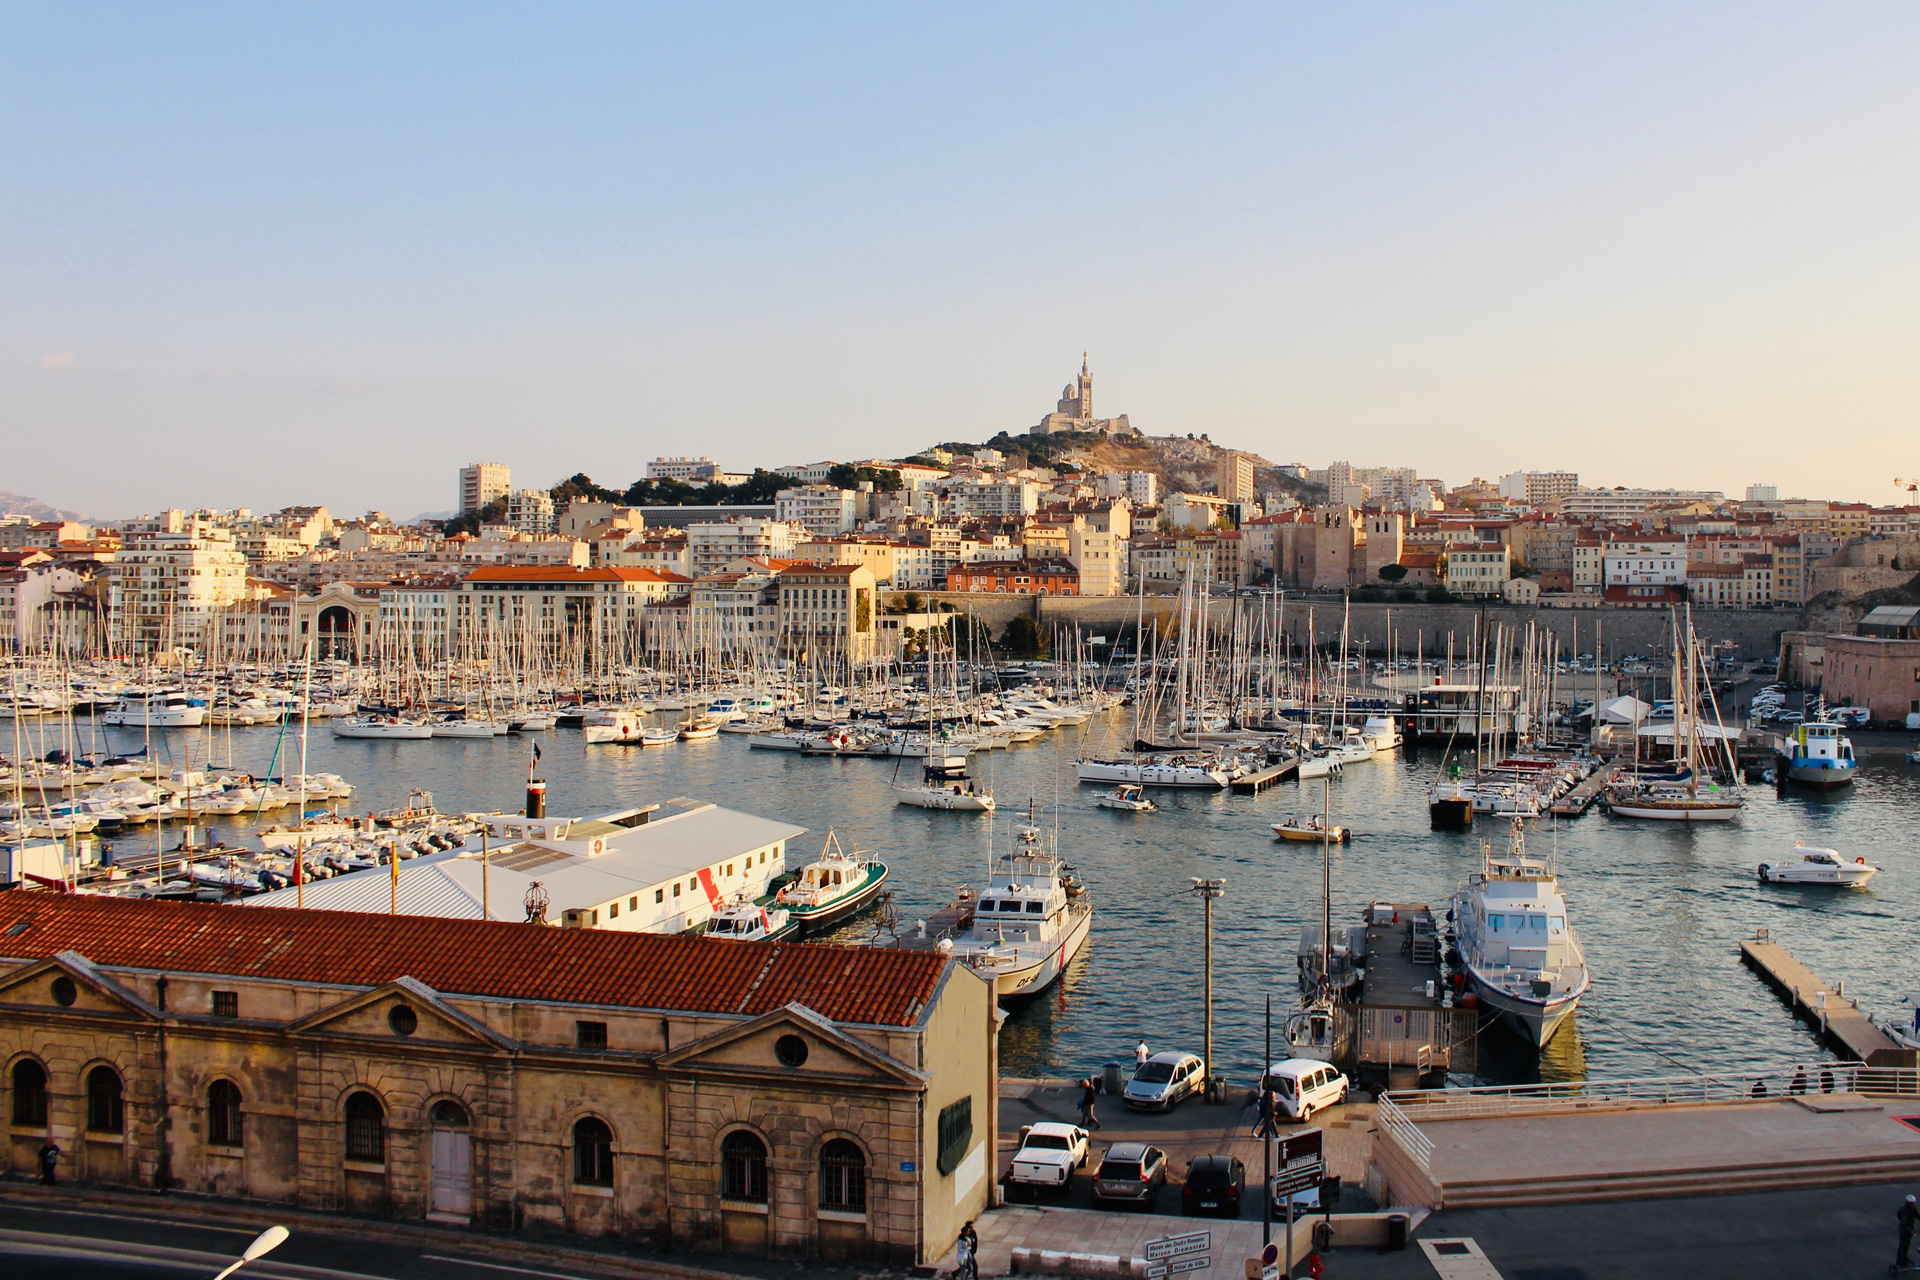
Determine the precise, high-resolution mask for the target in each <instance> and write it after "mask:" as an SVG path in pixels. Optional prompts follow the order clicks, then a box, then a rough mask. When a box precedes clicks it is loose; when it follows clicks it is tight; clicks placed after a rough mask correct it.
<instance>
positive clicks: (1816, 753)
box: [1774, 716, 1860, 791]
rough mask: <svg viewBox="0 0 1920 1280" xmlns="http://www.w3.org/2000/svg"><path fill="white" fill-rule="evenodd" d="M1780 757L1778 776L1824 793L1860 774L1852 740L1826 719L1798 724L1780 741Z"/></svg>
mask: <svg viewBox="0 0 1920 1280" xmlns="http://www.w3.org/2000/svg"><path fill="white" fill-rule="evenodd" d="M1778 756H1779V759H1778V762H1777V763H1776V764H1775V766H1774V768H1775V771H1776V776H1782V777H1785V778H1786V780H1787V781H1788V782H1792V783H1797V784H1798V785H1800V786H1803V787H1814V788H1816V789H1819V790H1823V791H1830V790H1832V789H1834V788H1835V787H1844V786H1846V785H1847V784H1848V783H1850V782H1852V781H1853V778H1854V775H1855V774H1857V773H1859V772H1860V762H1859V761H1857V760H1855V759H1854V756H1853V741H1852V739H1850V738H1848V737H1847V735H1846V734H1845V732H1843V731H1842V727H1841V726H1840V725H1839V724H1838V723H1836V722H1834V721H1830V720H1828V719H1826V718H1825V717H1824V716H1820V717H1818V718H1816V719H1813V720H1809V721H1807V722H1806V723H1804V724H1797V725H1795V726H1794V727H1793V732H1792V733H1790V734H1788V735H1787V736H1786V738H1784V739H1783V740H1781V742H1780V745H1779V748H1778Z"/></svg>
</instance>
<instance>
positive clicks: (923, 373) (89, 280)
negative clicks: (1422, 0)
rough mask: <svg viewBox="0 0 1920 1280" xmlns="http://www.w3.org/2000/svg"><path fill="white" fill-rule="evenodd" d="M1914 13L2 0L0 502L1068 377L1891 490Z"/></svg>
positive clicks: (1421, 440)
mask: <svg viewBox="0 0 1920 1280" xmlns="http://www.w3.org/2000/svg"><path fill="white" fill-rule="evenodd" d="M1916 66H1920V8H1916V7H1914V6H1912V5H1903V4H1884V5H1875V4H1847V3H1837V4H1832V5H1817V6H1814V5H1773V4H1761V3H1740V4H1684V3H1682V4H1674V3H1663V4H1632V3H1615V4H1610V5H1605V6H1597V5H1594V6H1571V5H1539V4H1531V3H1525V4H1522V3H1514V4H1474V3H1451V4H1445V5H1441V4H1433V5H1418V4H1378V5H1367V6H1336V5H1318V6H1308V5H1284V6H1282V5H1248V6H1235V5H1230V4H1215V5H1208V6H1195V7H1186V6H1173V5H1165V4H1141V5H1136V6H1128V5H1124V4H1103V5H1099V6H1074V5H1067V4H1042V5H1035V4H1032V3H1024V4H1012V5H1005V6H996V5H992V4H984V3H979V4H971V5H964V6H950V7H945V8H942V7H937V6H919V5H914V6H909V5H880V4H875V5H869V6H853V5H834V4H816V5H809V6H799V5H785V6H780V5H771V4H769V5H753V6H742V5H729V4H724V3H707V4H699V5H686V4H679V5H671V6H658V7H650V6H647V5H643V4H637V3H633V4H620V5H608V6H604V7H602V6H595V5H590V4H584V3H581V4H567V5H551V4H549V5H533V4H526V5H490V4H485V3H474V2H463V3H458V4H446V5H431V4H405V3H400V4H395V3H383V4H378V5H371V4H370V5H365V6H355V5H352V4H347V3H336V4H326V5H317V4H305V5H302V4H277V5H257V4H238V3H236V4H227V5H218V4H216V5H203V4H192V3H174V4H166V5H157V4H125V5H121V4H106V3H94V4H73V3H59V4H36V3H31V2H27V0H9V3H7V4H6V5H5V6H0V489H6V490H11V491H14V492H16V493H24V494H30V495H33V496H35V497H38V498H40V499H42V500H43V501H47V502H51V503H54V504H56V505H58V506H62V507H68V508H72V509H76V510H79V511H83V512H87V513H90V514H93V515H96V516H99V517H102V518H112V517H124V516H129V515H133V514H137V513H140V512H144V511H150V510H157V509H160V508H164V507H168V506H183V507H194V506H217V507H230V506H242V505H244V506H251V507H254V508H256V509H272V508H276V507H279V506H283V505H287V504H291V503H325V504H326V505H328V506H329V507H331V508H332V509H333V510H334V511H335V512H336V513H340V514H358V513H359V512H361V511H363V510H367V509H381V510H386V511H388V512H390V513H391V514H392V515H394V516H395V517H399V518H405V517H407V516H411V515H413V514H416V513H419V512H423V511H433V510H444V509H447V508H450V507H452V506H453V505H454V502H455V498H454V494H455V477H456V472H457V469H458V468H459V466H460V465H461V464H463V463H466V462H469V461H474V460H482V459H484V460H488V461H498V462H504V463H507V464H508V465H510V466H511V467H512V468H513V472H514V480H515V483H516V484H517V485H540V486H546V485H550V484H552V483H554V482H555V481H557V480H559V479H561V478H562V477H564V476H567V475H571V474H573V473H574V472H577V471H585V472H587V473H588V474H589V475H591V476H593V477H594V478H595V479H596V480H598V481H600V482H601V483H603V484H609V485H625V484H626V483H629V482H630V481H632V480H634V479H636V478H638V477H639V476H640V475H641V474H642V471H643V468H644V465H645V463H646V461H647V460H648V459H650V458H652V457H654V456H656V455H660V454H695V455H707V456H711V457H713V458H715V459H716V460H718V461H719V462H720V463H722V464H723V465H724V466H726V467H728V468H731V469H740V470H745V469H749V468H751V467H753V466H756V465H760V466H768V467H773V466H779V465H782V464H785V463H791V462H800V461H814V460H818V459H823V458H832V459H848V458H864V457H870V456H904V455H906V454H909V453H912V452H914V451H917V450H918V449H920V448H922V447H924V446H926V445H928V444H931V443H934V442H938V441H943V440H963V441H978V440H985V439H987V438H989V437H991V436H992V435H994V434H995V433H996V432H998V431H1001V430H1010V431H1015V432H1018V431H1020V430H1022V429H1024V428H1026V427H1028V426H1031V425H1032V424H1033V423H1035V422H1037V421H1038V420H1039V419H1040V417H1041V415H1042V414H1044V413H1046V412H1048V411H1050V410H1051V409H1052V408H1053V402H1054V400H1055V399H1056V398H1057V397H1058V396H1059V388H1060V386H1061V385H1062V384H1063V383H1064V382H1066V381H1067V380H1068V379H1069V378H1071V377H1072V376H1074V375H1075V374H1077V372H1078V370H1079V361H1080V356H1081V352H1082V351H1083V350H1087V351H1091V353H1092V364H1093V373H1094V378H1095V392H1094V395H1095V409H1096V411H1097V412H1098V413H1100V414H1101V415H1103V416H1104V415H1107V414H1112V413H1127V414H1129V415H1130V417H1131V421H1132V422H1133V424H1134V425H1135V426H1137V427H1139V428H1141V429H1142V430H1145V431H1147V432H1149V433H1152V434H1186V433H1188V432H1193V433H1196V434H1198V433H1202V432H1204V433H1206V434H1208V435H1209V436H1210V437H1211V438H1212V439H1213V440H1215V441H1216V442H1219V443H1223V444H1229V445H1232V446H1235V447H1239V448H1245V449H1250V450H1254V451H1256V452H1258V453H1261V454H1263V455H1265V456H1266V457H1268V458H1270V459H1272V460H1274V461H1284V462H1292V461H1299V462H1304V463H1306V464H1307V465H1309V466H1325V465H1326V464H1327V462H1329V461H1331V460H1335V459H1343V460H1346V461H1350V462H1352V463H1354V464H1355V465H1362V466H1368V465H1371V466H1384V465H1394V466H1413V467H1416V468H1417V469H1418V470H1419V472H1420V474H1421V475H1423V476H1438V477H1440V478H1442V479H1444V480H1446V481H1448V482H1449V483H1453V484H1458V483H1463V482H1465V481H1467V480H1469V479H1471V478H1473V477H1475V476H1487V477H1494V476H1497V475H1499V474H1501V473H1503V472H1506V471H1511V470H1516V469H1523V468H1524V469H1571V470H1576V471H1578V472H1579V473H1580V476H1581V479H1582V482H1583V483H1590V484H1608V485H1613V484H1627V485H1646V486H1675V487H1687V488H1708V489H1719V490H1722V491H1725V492H1727V493H1729V494H1731V495H1735V496H1738V495H1739V493H1740V492H1741V491H1743V490H1744V488H1745V486H1746V485H1748V484H1750V483H1755V482H1761V483H1773V484H1777V485H1778V486H1779V487H1780V489H1781V492H1782V494H1783V496H1789V495H1797V496H1809V497H1829V498H1836V499H1848V500H1864V501H1872V502H1883V503H1884V502H1891V501H1894V500H1895V499H1896V498H1897V497H1899V496H1900V494H1899V493H1898V491H1897V490H1896V489H1895V487H1894V485H1893V481H1894V479H1895V477H1916V476H1920V236H1917V235H1916V232H1917V231H1920V166H1917V165H1916V164H1915V163H1914V157H1915V155H1916V142H1917V141H1920V139H1917V138H1916V132H1917V129H1916V126H1917V125H1920V75H1916V74H1915V70H1914V69H1915V67H1916Z"/></svg>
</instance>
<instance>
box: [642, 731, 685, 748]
mask: <svg viewBox="0 0 1920 1280" xmlns="http://www.w3.org/2000/svg"><path fill="white" fill-rule="evenodd" d="M678 741H680V730H678V729H662V728H648V729H642V730H641V731H640V745H641V746H643V747H670V746H672V745H673V744H674V743H676V742H678Z"/></svg>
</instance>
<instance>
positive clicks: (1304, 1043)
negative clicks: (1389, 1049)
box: [1286, 783, 1351, 1062]
mask: <svg viewBox="0 0 1920 1280" xmlns="http://www.w3.org/2000/svg"><path fill="white" fill-rule="evenodd" d="M1322 786H1323V789H1324V792H1325V795H1324V799H1323V801H1322V803H1323V808H1322V811H1321V813H1320V815H1319V818H1318V821H1319V832H1320V924H1319V926H1318V927H1317V928H1316V927H1315V926H1311V925H1309V926H1308V927H1307V928H1306V929H1304V930H1302V931H1301V938H1300V944H1301V951H1302V952H1303V953H1304V952H1305V951H1306V950H1307V948H1308V947H1309V946H1310V945H1311V946H1313V947H1314V948H1315V950H1317V952H1318V956H1317V959H1318V961H1319V963H1318V965H1317V966H1316V969H1317V972H1314V973H1313V974H1312V975H1311V976H1310V975H1309V974H1308V972H1307V971H1306V970H1305V969H1304V968H1303V969H1302V971H1301V974H1300V982H1301V988H1302V992H1303V994H1304V995H1305V996H1306V1000H1305V1002H1304V1003H1303V1004H1302V1005H1301V1008H1300V1012H1298V1013H1296V1014H1294V1015H1293V1016H1292V1017H1291V1018H1288V1019H1287V1026H1286V1037H1287V1045H1288V1047H1289V1049H1290V1050H1291V1054H1290V1056H1292V1057H1295V1058H1312V1059H1314V1060H1316V1061H1319V1062H1331V1061H1333V1060H1334V1058H1336V1057H1338V1056H1340V1055H1341V1053H1342V1051H1343V1050H1344V1049H1345V1048H1346V1044H1345V1041H1346V1039H1347V1035H1348V1030H1349V1028H1350V1026H1351V1019H1350V1018H1347V1017H1345V1016H1343V1014H1342V1010H1341V1008H1340V1002H1339V998H1338V993H1337V992H1336V991H1335V990H1334V982H1333V959H1334V957H1333V841H1334V839H1335V836H1334V835H1333V833H1334V832H1335V831H1336V830H1341V831H1342V835H1341V836H1340V837H1339V838H1340V839H1345V834H1344V830H1343V829H1341V828H1336V827H1335V826H1334V825H1333V786H1332V784H1331V783H1324V784H1322ZM1302 964H1303V965H1304V964H1305V960H1304V959H1303V960H1302ZM1309 982H1311V983H1312V986H1311V989H1308V983H1309Z"/></svg>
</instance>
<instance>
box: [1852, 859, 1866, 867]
mask: <svg viewBox="0 0 1920 1280" xmlns="http://www.w3.org/2000/svg"><path fill="white" fill-rule="evenodd" d="M1854 861H1855V862H1857V863H1859V864H1860V865H1861V866H1863V867H1864V866H1866V865H1867V860H1866V859H1865V858H1855V859H1854Z"/></svg>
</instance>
